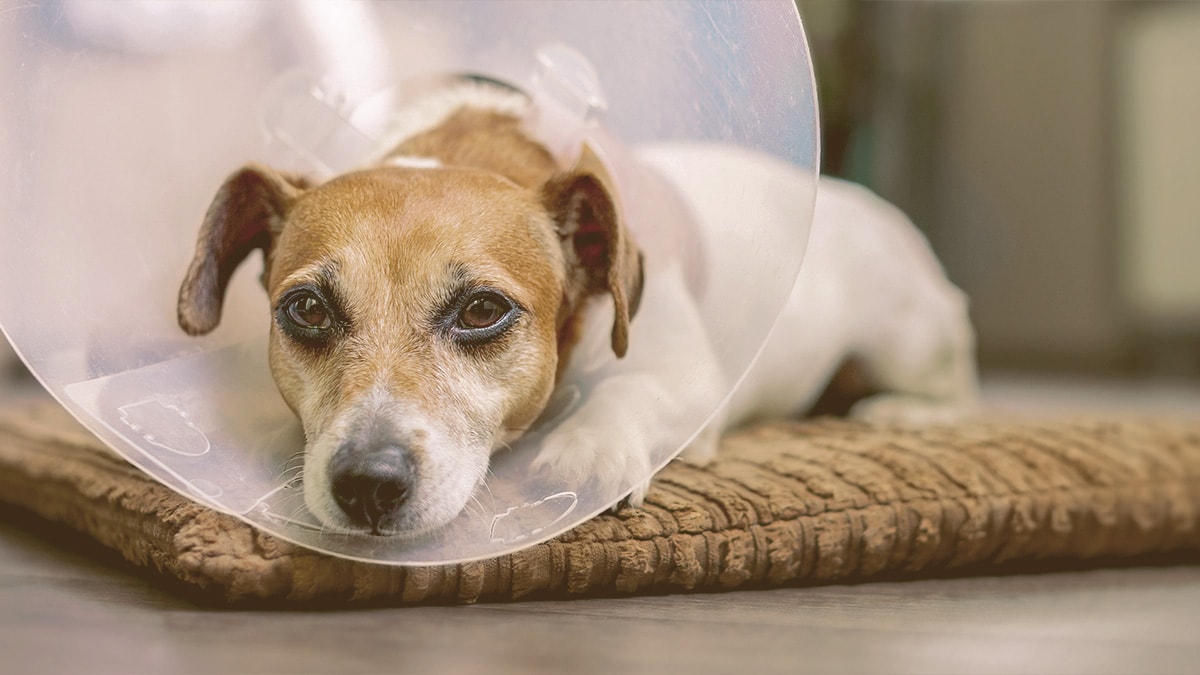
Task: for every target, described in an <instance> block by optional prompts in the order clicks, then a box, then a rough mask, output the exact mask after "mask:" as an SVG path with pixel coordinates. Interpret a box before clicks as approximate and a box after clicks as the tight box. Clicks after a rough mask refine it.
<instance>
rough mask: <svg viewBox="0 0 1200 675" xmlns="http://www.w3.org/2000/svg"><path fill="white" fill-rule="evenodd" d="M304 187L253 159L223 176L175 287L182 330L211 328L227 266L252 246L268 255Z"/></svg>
mask: <svg viewBox="0 0 1200 675" xmlns="http://www.w3.org/2000/svg"><path fill="white" fill-rule="evenodd" d="M307 186H308V184H307V181H305V180H304V179H302V178H298V177H295V176H288V175H284V174H281V173H279V172H276V171H274V170H272V169H269V168H267V167H263V166H258V165H254V164H248V165H246V166H244V167H242V168H241V169H239V170H238V171H237V172H235V173H234V174H233V175H231V176H230V177H229V178H227V179H225V182H224V183H223V184H222V185H221V188H220V189H219V190H217V195H216V197H214V198H213V201H212V204H211V205H210V206H209V207H208V212H207V213H206V214H205V215H204V222H203V223H202V224H201V225H200V236H199V239H198V240H197V241H196V255H195V257H194V258H192V264H191V266H189V267H188V271H187V275H186V276H184V278H183V284H182V285H181V286H180V288H179V306H178V311H179V327H180V328H182V329H183V330H184V332H186V333H188V334H189V335H203V334H205V333H207V332H209V331H211V330H212V329H214V328H216V327H217V324H218V323H219V322H220V321H221V306H222V304H223V303H224V301H225V287H226V286H228V285H229V278H230V277H231V276H233V271H234V270H235V269H237V266H238V265H239V264H241V262H242V261H243V260H245V259H246V256H248V255H250V252H251V251H253V250H254V249H256V248H257V249H262V251H263V255H264V256H266V257H267V258H268V259H269V256H270V252H271V248H272V246H273V245H274V242H275V239H276V237H278V236H279V232H280V230H282V228H283V221H284V218H285V217H286V215H287V212H288V210H289V209H290V208H291V205H292V203H293V202H294V201H295V199H296V198H297V197H298V196H299V195H300V193H301V192H303V190H304V188H306V187H307ZM264 279H265V275H264ZM264 283H265V281H264Z"/></svg>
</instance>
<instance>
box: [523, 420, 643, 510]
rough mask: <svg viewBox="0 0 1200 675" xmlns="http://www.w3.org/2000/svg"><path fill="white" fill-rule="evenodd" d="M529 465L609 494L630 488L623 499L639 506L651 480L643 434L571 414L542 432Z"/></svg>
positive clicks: (559, 479)
mask: <svg viewBox="0 0 1200 675" xmlns="http://www.w3.org/2000/svg"><path fill="white" fill-rule="evenodd" d="M532 468H533V469H534V470H535V471H537V472H539V473H541V474H542V475H543V476H545V477H546V478H548V479H551V480H553V481H555V482H562V483H567V484H573V485H580V486H584V487H585V488H586V489H590V490H600V491H603V492H606V493H610V494H617V493H618V492H625V491H630V493H629V496H628V497H627V498H626V500H625V501H626V502H627V503H629V504H630V505H632V506H640V505H641V503H642V500H643V499H644V498H645V496H646V489H647V487H648V486H649V481H650V472H651V466H650V448H649V446H648V445H647V444H646V442H645V437H644V434H641V433H640V432H639V431H637V430H634V429H631V428H630V427H628V426H622V425H620V424H618V423H613V424H596V425H585V424H580V423H578V422H574V421H573V418H572V419H568V420H566V421H565V422H564V423H563V424H560V425H559V426H558V427H557V428H555V429H554V430H552V431H551V432H550V433H548V434H547V435H546V436H545V438H544V439H543V440H542V443H541V449H540V450H539V452H538V455H537V457H536V458H535V459H534V460H533V466H532Z"/></svg>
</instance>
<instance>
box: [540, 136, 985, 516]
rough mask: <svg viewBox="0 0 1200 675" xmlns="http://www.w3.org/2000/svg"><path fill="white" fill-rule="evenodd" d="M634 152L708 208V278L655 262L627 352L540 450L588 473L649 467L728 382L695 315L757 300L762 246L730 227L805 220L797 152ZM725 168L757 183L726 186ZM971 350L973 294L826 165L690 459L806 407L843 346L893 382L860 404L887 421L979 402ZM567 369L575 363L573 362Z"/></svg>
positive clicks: (564, 466)
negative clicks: (750, 274)
mask: <svg viewBox="0 0 1200 675" xmlns="http://www.w3.org/2000/svg"><path fill="white" fill-rule="evenodd" d="M640 158H641V160H642V161H643V162H645V163H646V164H648V165H649V166H651V167H652V168H653V169H654V170H655V171H656V172H658V173H659V174H660V175H662V176H664V177H665V178H666V179H667V180H668V181H669V182H670V183H671V184H672V185H673V186H674V187H675V188H676V189H677V190H678V191H679V194H680V195H682V196H683V197H684V199H685V201H686V202H687V205H688V206H689V207H690V209H691V211H692V213H694V214H695V216H696V217H697V218H698V219H699V220H701V221H702V222H701V223H700V224H699V226H698V227H697V228H696V229H697V231H698V232H699V233H701V234H702V235H705V236H707V237H709V240H708V241H705V242H703V248H704V259H705V261H706V266H705V270H704V273H705V274H704V276H705V279H704V281H705V286H706V290H705V292H704V293H703V295H702V297H699V298H697V297H695V296H696V295H697V294H696V293H695V292H694V289H691V288H689V284H688V283H687V282H686V280H685V279H686V276H685V273H684V270H683V268H682V265H681V264H679V261H676V263H675V266H674V267H673V268H672V267H670V266H668V269H665V270H664V269H661V268H659V269H656V270H655V271H654V272H652V273H648V275H647V278H646V287H645V291H644V292H645V299H644V300H643V304H644V306H645V307H646V308H647V309H646V310H645V311H644V312H643V313H642V315H639V317H638V318H637V319H636V320H635V321H634V324H633V326H632V329H631V330H632V333H631V337H630V349H629V353H628V354H627V355H626V356H625V358H624V359H621V360H610V361H609V363H608V365H607V370H606V372H604V373H603V374H602V376H603V377H604V378H605V380H604V384H603V385H602V386H600V387H599V388H597V390H595V391H593V392H592V393H591V395H590V397H589V399H588V400H586V401H584V402H583V404H582V406H581V408H580V409H579V410H578V411H577V412H576V413H575V414H574V415H573V416H572V417H571V418H569V419H568V420H566V421H564V422H563V423H562V424H560V425H559V427H558V428H557V429H555V430H554V431H552V432H551V433H550V434H549V435H548V437H547V438H546V440H545V442H544V444H543V450H542V452H541V455H540V456H539V458H538V460H537V461H538V463H540V464H543V465H546V466H550V467H554V469H555V470H556V471H559V472H562V473H564V474H565V475H567V476H571V477H574V478H575V479H582V477H583V476H586V475H594V476H598V477H601V479H602V480H603V481H605V482H609V483H611V482H615V481H625V483H624V484H626V485H627V484H629V482H630V481H635V480H636V479H638V478H639V477H641V476H645V475H646V474H647V473H648V472H649V469H650V466H649V459H648V458H649V456H650V455H651V452H652V451H654V450H655V449H657V448H658V447H659V446H660V444H661V443H663V442H666V441H668V440H669V439H672V438H676V437H677V435H678V430H679V427H678V422H679V420H694V419H697V418H698V417H700V416H702V415H703V413H704V412H706V410H707V409H709V408H710V406H711V405H712V402H713V401H716V400H719V399H720V398H721V396H722V395H723V394H724V393H725V392H726V391H727V390H728V388H729V387H730V386H732V385H733V384H734V381H735V380H734V378H736V377H737V374H738V373H736V372H724V371H723V370H722V368H721V367H720V366H719V364H717V363H716V362H715V358H716V357H715V356H714V354H713V351H712V349H711V346H710V345H709V344H708V341H707V339H706V326H705V325H704V323H703V322H702V321H701V320H700V318H699V317H700V313H701V312H702V311H704V310H707V311H706V313H707V314H708V315H710V316H716V315H719V314H720V312H721V310H722V308H743V307H746V306H747V304H749V305H750V306H751V307H752V309H751V310H750V311H758V308H757V307H755V305H756V302H755V299H754V298H748V297H746V296H745V295H744V291H745V288H744V284H743V283H738V280H739V277H742V276H744V275H745V273H746V270H745V268H744V266H745V264H746V262H747V261H748V260H754V259H755V257H754V256H755V251H754V250H753V239H752V238H750V237H746V236H744V231H739V229H738V228H739V225H740V224H742V223H750V224H751V226H752V227H754V228H762V230H763V231H768V232H787V231H792V232H795V233H796V236H797V237H800V236H801V234H802V230H801V229H800V225H801V224H802V223H803V219H804V213H803V210H804V205H803V200H801V199H799V198H797V199H794V200H789V199H787V195H788V194H789V193H792V192H794V191H795V190H796V189H797V187H798V186H802V185H804V184H805V181H806V180H807V176H806V175H805V174H804V173H803V172H801V171H799V170H797V169H795V168H794V167H791V166H790V165H787V164H784V163H783V162H780V161H778V160H773V159H771V158H768V157H765V156H763V155H761V154H758V153H753V152H749V151H746V150H742V149H737V148H730V147H714V146H704V145H698V146H697V145H669V146H657V147H652V148H648V149H644V150H643V151H642V152H641V153H640ZM731 176H739V177H740V178H741V180H739V181H737V183H738V185H739V186H744V185H745V184H747V183H749V184H751V185H753V186H755V187H756V190H755V191H754V193H752V194H741V195H737V194H732V193H731V191H730V189H729V186H730V178H731ZM799 248H800V246H799V240H797V241H796V250H799ZM648 256H649V254H648ZM654 262H655V264H661V263H662V262H663V261H662V260H655V261H654ZM668 262H670V261H668ZM759 304H761V303H759ZM650 308H652V309H650ZM592 311H593V312H594V313H595V315H594V317H593V318H591V321H593V322H596V323H599V324H600V325H603V323H602V322H603V320H604V319H603V318H602V317H604V316H606V315H608V314H606V312H610V311H611V310H609V309H608V307H607V306H605V303H604V302H603V301H599V300H598V301H595V306H594V307H593V310H592ZM762 311H769V307H765V308H763V310H762ZM603 339H604V335H603V334H602V331H599V332H597V331H593V332H591V333H590V334H589V335H588V336H586V337H585V340H586V343H585V344H583V345H580V347H579V348H578V351H579V352H580V353H579V354H577V357H582V358H578V362H579V363H588V362H589V358H588V356H587V355H588V354H593V355H599V354H602V353H603V351H604V349H605V348H606V344H605V343H604V342H603ZM973 352H974V338H973V331H972V329H971V326H970V323H969V320H968V317H967V304H966V299H965V297H964V295H963V294H962V292H961V291H959V289H957V288H956V287H955V286H954V285H952V284H951V283H950V282H949V281H948V280H947V279H946V277H945V275H944V274H943V272H942V269H941V267H940V265H939V264H938V262H937V260H936V258H935V257H934V255H933V253H932V251H931V250H930V249H929V246H928V244H927V242H926V241H925V239H924V237H923V236H922V235H921V234H920V233H919V231H918V230H917V229H916V228H915V227H914V226H913V225H912V223H911V222H910V221H909V220H908V218H906V217H905V216H904V214H903V213H901V212H900V211H899V210H898V209H897V208H895V207H894V206H892V205H891V204H889V203H888V202H886V201H884V200H883V199H881V198H879V197H878V196H876V195H875V194H873V193H871V192H870V191H868V190H867V189H865V188H863V187H860V186H857V185H854V184H851V183H847V182H844V181H840V180H837V179H832V178H822V179H821V180H820V181H819V186H818V190H817V195H816V207H815V213H814V215H813V221H812V229H811V232H810V234H809V238H808V242H807V250H806V253H805V257H804V262H803V264H802V266H801V267H800V273H799V276H798V278H797V280H796V283H795V285H794V286H793V288H792V290H791V293H790V294H789V296H788V298H787V301H786V303H785V304H784V306H783V309H782V311H781V312H780V314H779V317H778V321H777V323H776V325H775V328H774V330H773V332H772V333H771V335H770V337H769V339H768V340H767V342H766V345H765V346H764V347H763V350H762V352H761V354H760V356H759V358H758V360H757V361H756V362H755V364H754V365H753V367H751V369H750V370H749V372H748V373H747V374H746V376H745V378H744V380H742V382H741V383H740V386H738V388H737V390H736V391H735V392H734V395H733V397H732V398H731V400H730V401H729V402H728V404H727V405H726V406H725V407H724V408H723V409H722V410H721V411H720V412H719V413H718V414H717V415H716V417H715V418H714V419H713V421H712V422H711V423H710V425H709V427H708V428H707V429H705V430H704V432H702V433H701V434H699V435H698V436H697V437H696V438H695V439H694V440H693V441H692V443H691V444H690V445H689V446H688V448H687V450H686V452H685V454H684V457H685V458H687V459H691V460H694V461H704V460H706V459H708V458H710V457H712V455H713V454H714V453H715V452H716V445H717V440H718V439H719V436H720V434H721V432H722V431H724V430H725V429H728V428H730V427H733V426H737V425H740V424H742V423H745V422H747V421H749V420H752V419H757V418H779V417H785V416H794V415H799V414H802V413H803V412H804V411H805V410H806V409H808V408H809V407H810V406H811V405H812V404H813V403H814V402H815V400H816V399H817V397H818V396H819V395H820V394H821V392H822V391H823V389H824V387H825V385H826V384H827V383H828V381H829V379H830V377H831V376H833V374H834V372H835V371H836V370H837V368H838V367H839V365H841V364H842V363H843V362H844V361H845V360H846V359H847V358H848V357H854V358H856V359H857V360H858V361H859V362H860V363H861V365H862V366H863V367H864V368H865V369H866V370H867V371H868V372H869V373H870V375H871V377H872V381H873V383H874V384H875V385H877V386H878V387H879V388H880V389H881V390H883V391H884V392H886V393H883V394H879V395H876V396H875V397H873V398H871V399H867V400H865V401H862V402H860V403H859V404H858V405H857V406H856V408H855V410H854V414H856V415H859V416H864V417H871V418H875V419H883V420H887V421H891V422H918V423H920V422H933V421H947V420H950V419H954V418H956V417H958V416H960V415H962V414H963V413H965V412H966V411H968V410H969V409H970V408H971V407H972V406H973V405H974V403H975V397H976V379H975V368H974V355H973ZM593 358H594V361H592V362H595V361H599V360H600V359H599V357H598V356H595V357H593ZM573 365H574V364H573ZM572 376H574V377H578V376H580V373H578V372H574V371H573V370H571V369H569V370H568V378H569V377H572ZM599 429H602V430H603V432H598V431H597V430H599ZM644 489H645V485H644V484H640V485H638V487H636V488H635V490H634V492H633V494H632V495H631V500H630V501H632V502H633V503H638V502H640V500H641V497H642V496H643V494H644Z"/></svg>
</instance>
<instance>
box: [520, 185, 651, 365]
mask: <svg viewBox="0 0 1200 675" xmlns="http://www.w3.org/2000/svg"><path fill="white" fill-rule="evenodd" d="M542 200H543V204H544V205H545V207H546V210H547V211H548V212H549V213H550V215H551V217H552V218H554V221H555V226H556V227H557V229H558V236H559V239H560V240H561V242H562V247H563V253H564V255H565V257H566V260H567V285H568V288H567V294H568V301H569V302H570V303H571V304H572V305H578V303H579V302H581V301H582V300H583V299H584V298H586V297H587V296H589V295H592V294H594V293H609V294H611V295H612V299H613V305H614V307H615V310H616V316H615V317H614V320H613V328H612V348H613V352H614V353H615V354H616V355H617V356H619V357H620V356H624V355H625V351H626V350H627V349H628V348H629V321H630V320H631V319H632V318H633V315H634V314H636V313H637V310H638V305H639V303H640V301H641V298H642V279H643V277H642V274H643V273H642V254H641V251H639V250H638V247H637V244H636V243H635V242H634V240H633V237H632V236H631V235H630V233H629V232H628V231H627V230H626V229H625V227H624V225H623V223H622V222H621V218H620V215H619V213H618V209H617V205H616V203H615V202H614V201H613V198H612V195H611V194H610V193H609V191H608V188H607V187H606V186H605V184H604V182H603V181H602V180H601V179H600V178H598V177H596V176H595V175H594V174H592V173H591V172H572V173H565V174H559V175H557V176H554V177H553V178H551V179H550V180H549V181H547V183H546V185H545V186H544V187H543V189H542Z"/></svg>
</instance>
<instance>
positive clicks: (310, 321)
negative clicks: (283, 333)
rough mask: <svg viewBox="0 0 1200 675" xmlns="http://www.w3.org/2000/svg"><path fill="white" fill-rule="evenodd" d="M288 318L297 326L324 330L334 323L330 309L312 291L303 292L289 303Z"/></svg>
mask: <svg viewBox="0 0 1200 675" xmlns="http://www.w3.org/2000/svg"><path fill="white" fill-rule="evenodd" d="M286 311H287V318H288V321H291V322H292V323H293V324H295V325H296V326H299V327H301V328H309V329H315V330H324V329H326V328H329V327H330V326H332V325H333V319H332V318H330V316H329V310H328V309H327V308H326V307H325V303H324V302H321V299H320V298H318V297H317V296H315V295H313V294H311V293H301V294H299V295H297V296H296V297H294V298H292V299H291V300H290V301H288V303H287V308H286Z"/></svg>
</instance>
